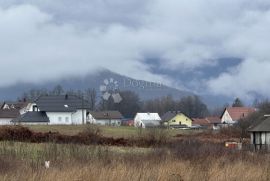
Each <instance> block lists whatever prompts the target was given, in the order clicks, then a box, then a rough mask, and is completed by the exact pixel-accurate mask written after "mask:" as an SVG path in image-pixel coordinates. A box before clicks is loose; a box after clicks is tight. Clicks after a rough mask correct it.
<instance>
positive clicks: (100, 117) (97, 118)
mask: <svg viewBox="0 0 270 181" xmlns="http://www.w3.org/2000/svg"><path fill="white" fill-rule="evenodd" d="M88 117H89V119H88V121H89V123H93V124H99V125H113V126H120V125H121V122H122V119H123V118H124V117H123V115H122V114H121V113H120V112H119V111H90V112H89V116H88Z"/></svg>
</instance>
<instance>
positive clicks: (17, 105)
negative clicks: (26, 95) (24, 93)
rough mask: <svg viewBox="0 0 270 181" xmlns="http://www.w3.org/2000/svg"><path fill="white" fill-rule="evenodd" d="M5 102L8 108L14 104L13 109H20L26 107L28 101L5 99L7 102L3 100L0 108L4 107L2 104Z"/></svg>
mask: <svg viewBox="0 0 270 181" xmlns="http://www.w3.org/2000/svg"><path fill="white" fill-rule="evenodd" d="M5 104H7V105H8V106H9V107H10V109H11V108H12V107H11V106H14V107H13V109H19V110H20V109H22V108H24V107H27V105H28V104H29V102H12V101H7V102H4V103H3V104H2V105H1V109H3V108H4V105H5Z"/></svg>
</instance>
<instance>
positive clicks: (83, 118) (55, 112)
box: [32, 94, 91, 125]
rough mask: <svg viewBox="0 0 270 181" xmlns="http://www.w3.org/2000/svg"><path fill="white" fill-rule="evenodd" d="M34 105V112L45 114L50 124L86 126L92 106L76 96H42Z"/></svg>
mask: <svg viewBox="0 0 270 181" xmlns="http://www.w3.org/2000/svg"><path fill="white" fill-rule="evenodd" d="M35 103H36V104H33V107H32V110H33V111H37V112H41V113H45V114H46V115H47V117H48V118H49V120H50V122H49V124H51V125H53V124H55V125H62V124H67V125H69V124H85V123H86V122H87V121H88V120H87V118H88V114H89V109H90V107H91V106H90V104H89V103H88V102H87V101H85V100H83V99H82V98H80V97H78V96H75V95H68V94H66V95H49V96H41V97H39V98H38V99H37V100H36V102H35Z"/></svg>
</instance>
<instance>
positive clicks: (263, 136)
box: [248, 117, 270, 151]
mask: <svg viewBox="0 0 270 181" xmlns="http://www.w3.org/2000/svg"><path fill="white" fill-rule="evenodd" d="M248 131H249V132H250V140H251V144H252V145H253V147H254V149H255V150H262V149H265V150H268V151H270V117H267V118H264V119H262V120H260V121H258V123H257V124H255V125H253V126H252V127H250V128H249V129H248Z"/></svg>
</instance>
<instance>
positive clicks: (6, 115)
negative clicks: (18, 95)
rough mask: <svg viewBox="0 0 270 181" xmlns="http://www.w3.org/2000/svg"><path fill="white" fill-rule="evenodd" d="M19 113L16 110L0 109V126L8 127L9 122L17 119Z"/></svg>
mask: <svg viewBox="0 0 270 181" xmlns="http://www.w3.org/2000/svg"><path fill="white" fill-rule="evenodd" d="M19 115H20V112H19V111H18V110H16V109H5V110H4V109H0V125H10V124H12V123H11V120H13V119H15V118H17V117H18V116H19Z"/></svg>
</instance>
